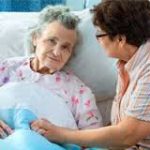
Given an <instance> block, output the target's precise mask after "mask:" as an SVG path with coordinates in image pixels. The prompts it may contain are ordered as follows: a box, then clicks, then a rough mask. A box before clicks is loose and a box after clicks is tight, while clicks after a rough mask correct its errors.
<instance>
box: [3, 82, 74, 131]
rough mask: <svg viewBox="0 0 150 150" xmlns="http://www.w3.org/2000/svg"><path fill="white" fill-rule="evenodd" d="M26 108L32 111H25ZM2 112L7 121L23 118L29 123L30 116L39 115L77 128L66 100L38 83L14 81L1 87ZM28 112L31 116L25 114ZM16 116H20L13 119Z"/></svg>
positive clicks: (57, 123)
mask: <svg viewBox="0 0 150 150" xmlns="http://www.w3.org/2000/svg"><path fill="white" fill-rule="evenodd" d="M24 110H28V111H30V112H31V113H24ZM0 112H1V113H0V119H1V120H5V122H11V120H14V121H15V120H16V121H18V120H21V122H27V123H28V121H27V119H28V118H29V117H30V116H33V119H35V118H34V116H37V117H38V118H46V119H48V120H49V121H51V122H52V123H54V124H56V125H59V126H62V127H68V128H73V129H76V128H77V126H76V122H75V119H74V117H73V115H72V113H71V110H70V109H69V108H68V106H67V105H66V103H65V101H64V100H63V99H62V98H60V97H58V96H57V95H54V94H53V93H51V92H50V91H49V90H47V89H45V88H43V87H41V86H39V85H38V84H36V83H26V82H19V83H15V82H14V83H8V84H6V85H4V86H2V87H0ZM12 112H13V113H12ZM18 113H19V114H18ZM26 114H30V116H25V115H26ZM32 114H33V115H32ZM14 115H15V116H14ZM16 117H19V118H17V119H13V118H16ZM31 119H32V118H31ZM29 121H30V118H29ZM17 123H18V122H17ZM12 124H16V123H12ZM19 124H20V122H19Z"/></svg>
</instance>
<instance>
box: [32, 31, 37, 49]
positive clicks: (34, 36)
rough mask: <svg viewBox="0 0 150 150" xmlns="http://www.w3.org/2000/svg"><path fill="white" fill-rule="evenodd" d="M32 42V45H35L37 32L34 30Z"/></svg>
mask: <svg viewBox="0 0 150 150" xmlns="http://www.w3.org/2000/svg"><path fill="white" fill-rule="evenodd" d="M32 44H33V46H34V47H36V45H37V33H35V32H34V33H33V34H32Z"/></svg>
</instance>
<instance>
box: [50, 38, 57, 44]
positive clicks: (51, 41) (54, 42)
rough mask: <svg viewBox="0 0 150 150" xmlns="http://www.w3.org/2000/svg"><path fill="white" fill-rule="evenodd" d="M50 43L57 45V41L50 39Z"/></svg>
mask: <svg viewBox="0 0 150 150" xmlns="http://www.w3.org/2000/svg"><path fill="white" fill-rule="evenodd" d="M48 41H49V43H50V44H56V41H55V39H49V40H48Z"/></svg>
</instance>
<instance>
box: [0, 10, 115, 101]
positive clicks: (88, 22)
mask: <svg viewBox="0 0 150 150" xmlns="http://www.w3.org/2000/svg"><path fill="white" fill-rule="evenodd" d="M73 13H75V14H77V15H78V16H79V17H80V18H81V22H80V24H79V31H80V38H79V42H78V44H77V46H76V49H75V56H74V57H73V58H72V59H71V61H70V64H69V67H70V68H71V69H72V70H73V71H74V72H75V74H76V75H77V76H79V77H80V79H81V80H83V81H84V82H85V84H87V85H88V86H89V87H90V88H91V89H92V91H93V92H94V94H96V96H98V97H99V99H100V100H104V99H111V98H113V96H114V94H115V83H116V72H115V65H114V63H115V61H114V60H112V59H110V58H108V57H107V56H106V55H105V54H104V50H103V49H102V48H101V47H100V45H99V44H98V42H97V41H96V38H95V28H94V26H93V24H92V16H91V14H90V12H89V10H88V9H87V10H83V11H74V12H73ZM37 16H38V13H1V14H0V22H1V24H0V31H1V34H0V45H1V49H0V57H2V58H6V57H10V56H11V57H12V56H18V55H19V56H22V55H25V54H27V53H28V50H27V47H26V46H25V43H24V39H25V36H26V33H27V29H28V27H30V26H33V24H34V23H35V22H36V20H37Z"/></svg>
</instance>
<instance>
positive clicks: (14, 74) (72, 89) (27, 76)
mask: <svg viewBox="0 0 150 150" xmlns="http://www.w3.org/2000/svg"><path fill="white" fill-rule="evenodd" d="M16 81H17V82H19V81H26V82H30V83H34V82H36V83H38V84H39V85H40V86H42V87H44V88H46V89H48V90H49V91H50V92H52V93H54V94H56V95H58V96H60V97H61V98H63V100H64V102H65V103H66V104H67V106H68V107H69V109H70V110H71V112H72V114H73V116H74V118H75V120H76V123H77V126H78V128H79V129H85V128H96V127H101V126H102V117H101V115H100V113H99V111H98V108H97V106H96V102H95V97H94V95H93V94H92V92H91V90H90V89H89V88H88V87H87V86H86V85H85V84H84V83H83V82H82V81H81V80H79V78H77V77H76V76H75V75H74V74H73V73H71V72H64V71H58V72H55V73H54V74H51V75H50V74H40V73H38V72H34V71H33V70H32V69H31V68H30V58H24V57H16V58H9V59H4V60H1V61H0V86H3V85H4V84H6V83H8V82H16Z"/></svg>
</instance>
